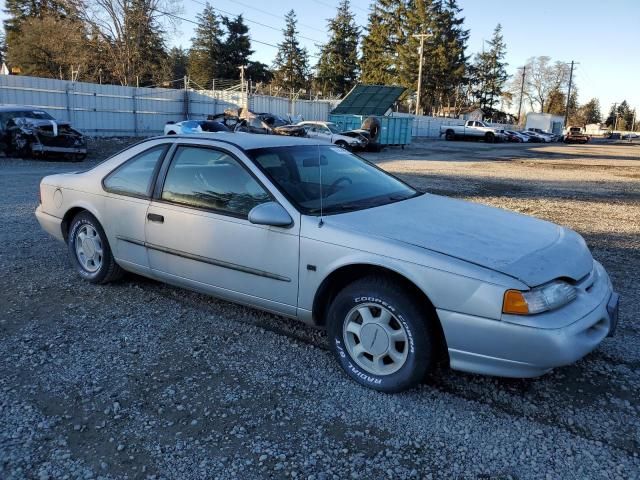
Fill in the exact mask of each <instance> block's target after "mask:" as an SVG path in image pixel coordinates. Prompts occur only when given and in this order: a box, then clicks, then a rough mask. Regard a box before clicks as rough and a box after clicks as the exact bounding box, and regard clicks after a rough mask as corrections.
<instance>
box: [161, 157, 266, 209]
mask: <svg viewBox="0 0 640 480" xmlns="http://www.w3.org/2000/svg"><path fill="white" fill-rule="evenodd" d="M162 199H163V200H167V201H169V202H174V203H179V204H182V205H188V206H192V207H197V208H206V209H210V210H215V211H217V212H221V213H225V214H229V215H233V216H240V217H245V218H246V216H247V215H248V213H249V211H250V210H251V209H252V208H253V207H255V206H256V205H259V204H261V203H265V202H268V201H269V200H270V199H271V198H270V196H269V194H268V193H267V192H266V191H265V190H264V188H263V187H262V186H261V185H260V184H259V183H258V182H257V181H256V180H255V179H254V178H253V177H252V176H251V174H250V173H249V172H248V171H247V170H246V169H245V168H244V167H243V166H242V165H240V164H239V163H238V161H237V160H235V159H234V158H233V157H231V156H230V155H228V154H226V153H224V152H221V151H219V150H213V149H209V148H199V147H178V149H177V150H176V153H175V156H174V158H173V161H172V162H171V166H170V167H169V171H168V172H167V177H166V180H165V183H164V188H163V190H162Z"/></svg>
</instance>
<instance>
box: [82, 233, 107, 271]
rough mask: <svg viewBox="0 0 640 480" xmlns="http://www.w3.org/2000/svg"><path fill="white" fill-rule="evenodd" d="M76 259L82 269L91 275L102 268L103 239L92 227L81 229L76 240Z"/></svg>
mask: <svg viewBox="0 0 640 480" xmlns="http://www.w3.org/2000/svg"><path fill="white" fill-rule="evenodd" d="M75 247H76V258H77V259H78V262H80V265H81V266H82V268H84V269H85V270H86V271H87V272H89V273H95V272H97V271H98V270H99V269H100V267H101V266H102V257H103V251H102V239H101V238H100V235H99V234H98V232H97V231H96V229H95V228H93V227H92V226H91V225H88V224H85V225H83V226H82V227H80V230H78V233H77V235H76V239H75Z"/></svg>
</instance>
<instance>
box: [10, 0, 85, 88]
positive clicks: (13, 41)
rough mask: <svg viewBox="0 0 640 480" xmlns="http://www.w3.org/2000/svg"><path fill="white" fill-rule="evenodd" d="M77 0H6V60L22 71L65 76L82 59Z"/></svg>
mask: <svg viewBox="0 0 640 480" xmlns="http://www.w3.org/2000/svg"><path fill="white" fill-rule="evenodd" d="M81 5H82V4H81V2H80V0H30V1H24V0H7V1H6V3H5V10H4V11H5V13H6V15H7V19H6V20H5V21H4V27H5V32H6V38H5V41H6V57H7V58H6V60H7V61H8V63H9V64H10V65H11V66H14V67H18V68H19V69H20V71H21V73H22V74H25V75H37V76H43V77H60V76H63V78H68V77H69V76H70V70H71V65H72V64H73V65H75V67H74V69H77V67H78V65H79V64H80V63H84V60H85V57H86V55H85V51H84V50H85V49H86V44H85V32H84V25H83V23H82V22H81V21H80V19H79V18H80V7H81Z"/></svg>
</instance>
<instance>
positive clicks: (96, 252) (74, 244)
mask: <svg viewBox="0 0 640 480" xmlns="http://www.w3.org/2000/svg"><path fill="white" fill-rule="evenodd" d="M67 244H68V246H69V253H70V254H71V260H72V262H73V264H74V266H75V267H76V270H77V271H78V273H79V274H80V276H81V277H82V278H84V279H85V280H88V281H89V282H91V283H107V282H111V281H113V280H117V279H118V278H120V277H121V276H122V274H123V273H124V271H123V270H122V268H120V266H119V265H118V264H117V263H116V262H115V260H114V258H113V255H112V253H111V248H110V247H109V242H108V241H107V235H106V234H105V233H104V230H103V228H102V226H101V225H100V223H99V222H98V220H96V218H95V217H94V216H93V215H91V214H90V213H89V212H82V213H79V214H78V215H76V217H75V218H74V219H73V221H72V222H71V226H70V227H69V236H68V238H67Z"/></svg>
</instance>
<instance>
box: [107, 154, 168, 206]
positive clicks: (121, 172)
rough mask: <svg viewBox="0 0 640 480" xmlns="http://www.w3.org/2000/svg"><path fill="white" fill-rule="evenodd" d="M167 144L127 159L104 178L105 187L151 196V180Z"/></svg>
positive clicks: (116, 190)
mask: <svg viewBox="0 0 640 480" xmlns="http://www.w3.org/2000/svg"><path fill="white" fill-rule="evenodd" d="M166 150H167V145H166V144H164V145H158V146H156V147H153V148H150V149H149V150H146V151H144V152H142V153H140V154H138V155H136V156H135V157H133V158H132V159H131V160H129V161H127V162H126V163H125V164H123V165H122V166H120V167H119V168H118V169H116V170H115V171H114V172H112V173H111V174H109V176H108V177H107V178H105V179H104V187H105V188H106V189H107V190H108V191H110V192H114V193H121V194H123V195H133V196H136V197H149V196H151V181H152V179H153V174H154V172H155V170H156V168H157V166H158V162H159V161H160V159H161V158H162V157H163V155H164V153H165V151H166Z"/></svg>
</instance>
